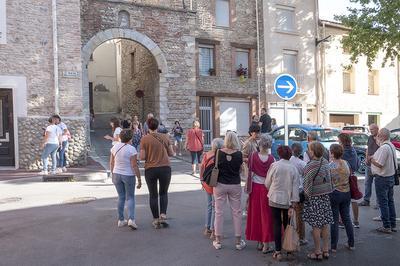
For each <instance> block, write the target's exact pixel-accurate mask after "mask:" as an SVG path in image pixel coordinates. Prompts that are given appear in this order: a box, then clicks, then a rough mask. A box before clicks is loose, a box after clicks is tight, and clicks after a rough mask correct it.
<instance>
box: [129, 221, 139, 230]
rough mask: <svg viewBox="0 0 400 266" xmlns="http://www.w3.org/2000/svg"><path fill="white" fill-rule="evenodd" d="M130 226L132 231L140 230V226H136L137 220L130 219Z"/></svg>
mask: <svg viewBox="0 0 400 266" xmlns="http://www.w3.org/2000/svg"><path fill="white" fill-rule="evenodd" d="M128 226H129V227H130V228H131V229H132V230H136V229H137V228H138V226H137V225H136V222H135V220H132V219H129V221H128Z"/></svg>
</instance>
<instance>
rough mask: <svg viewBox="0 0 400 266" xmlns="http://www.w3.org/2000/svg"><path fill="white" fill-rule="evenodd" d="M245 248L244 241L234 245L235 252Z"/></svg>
mask: <svg viewBox="0 0 400 266" xmlns="http://www.w3.org/2000/svg"><path fill="white" fill-rule="evenodd" d="M245 247H246V242H244V240H243V239H242V240H240V243H239V244H236V250H242V249H244V248H245Z"/></svg>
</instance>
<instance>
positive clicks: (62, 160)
mask: <svg viewBox="0 0 400 266" xmlns="http://www.w3.org/2000/svg"><path fill="white" fill-rule="evenodd" d="M67 149H68V141H67V140H66V141H63V142H62V145H61V147H60V149H59V150H58V167H65V166H67V158H66V157H65V152H66V150H67Z"/></svg>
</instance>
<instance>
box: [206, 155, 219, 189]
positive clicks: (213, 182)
mask: <svg viewBox="0 0 400 266" xmlns="http://www.w3.org/2000/svg"><path fill="white" fill-rule="evenodd" d="M218 155H219V150H217V152H216V154H215V163H214V168H213V169H212V172H211V177H210V179H209V182H208V183H207V185H209V186H210V187H216V186H217V182H218V176H219V168H218V157H219V156H218Z"/></svg>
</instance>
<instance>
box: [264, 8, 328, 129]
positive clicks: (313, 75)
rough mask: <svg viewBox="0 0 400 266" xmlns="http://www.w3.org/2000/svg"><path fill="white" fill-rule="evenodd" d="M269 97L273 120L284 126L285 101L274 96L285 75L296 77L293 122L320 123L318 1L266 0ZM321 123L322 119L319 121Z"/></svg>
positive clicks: (291, 107)
mask: <svg viewBox="0 0 400 266" xmlns="http://www.w3.org/2000/svg"><path fill="white" fill-rule="evenodd" d="M263 4H264V6H263V21H264V27H263V28H264V44H265V45H264V51H265V66H264V69H265V77H266V98H267V104H268V108H269V113H270V115H271V117H273V118H276V119H277V123H278V125H282V124H283V102H282V100H280V99H279V98H278V97H277V96H276V94H275V93H274V81H275V79H276V77H277V76H278V75H279V74H281V73H289V74H292V75H293V76H294V77H295V78H296V80H297V83H298V87H299V92H298V94H297V96H296V97H295V98H294V99H293V100H291V101H290V103H289V115H288V122H289V123H311V122H314V123H316V122H317V120H318V114H319V113H320V111H319V109H318V104H317V103H318V102H317V99H318V90H317V72H316V64H317V62H316V57H315V55H316V52H317V50H316V42H315V39H316V38H317V35H318V34H317V33H318V23H317V22H318V12H317V10H318V1H316V0H280V1H263ZM319 120H321V119H319Z"/></svg>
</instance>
